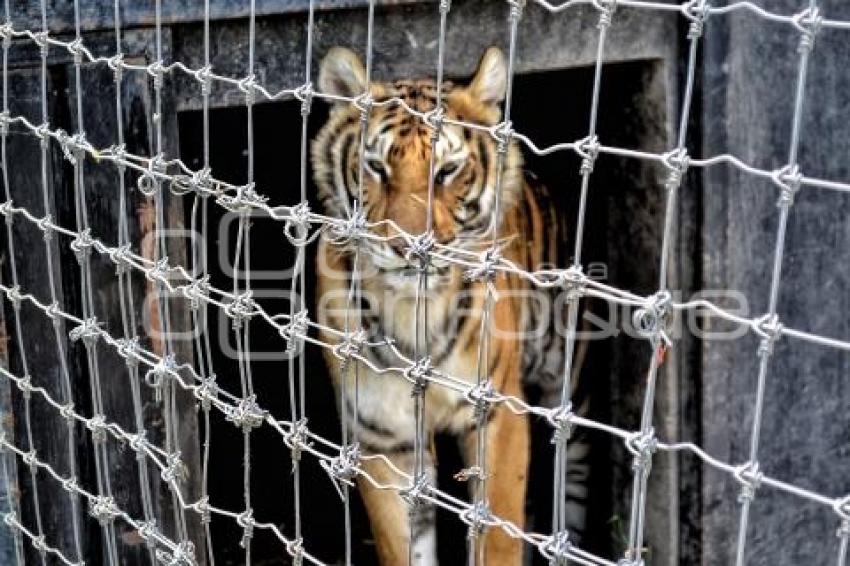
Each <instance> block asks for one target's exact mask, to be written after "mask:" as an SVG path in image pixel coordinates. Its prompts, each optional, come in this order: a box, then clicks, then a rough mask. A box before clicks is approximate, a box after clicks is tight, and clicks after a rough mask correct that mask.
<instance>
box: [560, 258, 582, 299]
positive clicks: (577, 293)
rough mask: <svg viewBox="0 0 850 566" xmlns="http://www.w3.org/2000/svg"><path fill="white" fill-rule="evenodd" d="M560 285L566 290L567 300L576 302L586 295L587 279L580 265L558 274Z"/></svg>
mask: <svg viewBox="0 0 850 566" xmlns="http://www.w3.org/2000/svg"><path fill="white" fill-rule="evenodd" d="M558 283H559V284H560V285H562V286H563V287H564V289H566V292H567V299H568V300H570V301H575V300H577V299H579V298H581V297H582V296H583V295H584V289H585V286H586V285H587V277H585V275H584V272H583V271H582V267H581V266H580V265H571V266H570V267H568V268H567V269H565V270H563V271H561V272H560V273H559V274H558Z"/></svg>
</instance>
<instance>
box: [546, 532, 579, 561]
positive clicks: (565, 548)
mask: <svg viewBox="0 0 850 566" xmlns="http://www.w3.org/2000/svg"><path fill="white" fill-rule="evenodd" d="M538 549H539V550H540V551H541V553H542V554H543V556H546V557H547V558H549V559H551V560H556V561H557V560H561V559H565V558H568V557H569V556H570V553H571V551H572V549H573V545H572V542H570V533H568V532H567V531H558V532H557V533H554V534H553V535H551V536H550V537H549V538H547V539H545V540H543V541H541V543H540V545H539V546H538ZM556 563H557V562H556Z"/></svg>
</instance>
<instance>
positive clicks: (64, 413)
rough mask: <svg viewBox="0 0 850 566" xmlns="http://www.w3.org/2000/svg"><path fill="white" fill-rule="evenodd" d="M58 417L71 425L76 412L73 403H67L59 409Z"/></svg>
mask: <svg viewBox="0 0 850 566" xmlns="http://www.w3.org/2000/svg"><path fill="white" fill-rule="evenodd" d="M59 416H60V417H62V418H63V419H64V420H65V421H67V422H68V424H69V425H71V424H73V422H74V420H75V417H76V412H74V403H73V402H71V401H68V402H67V403H65V404H64V405H62V407H61V408H60V409H59Z"/></svg>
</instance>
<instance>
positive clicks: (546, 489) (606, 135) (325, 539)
mask: <svg viewBox="0 0 850 566" xmlns="http://www.w3.org/2000/svg"><path fill="white" fill-rule="evenodd" d="M660 72H661V65H660V64H658V63H655V62H645V61H644V62H634V63H623V64H611V65H606V67H605V69H604V72H603V86H602V96H601V100H600V111H599V127H598V131H599V138H600V140H602V141H603V142H604V143H605V144H606V145H616V146H620V147H628V148H636V149H645V150H651V151H663V149H664V147H665V137H664V136H665V131H664V109H665V101H664V92H663V89H661V88H660V87H659V86H658V85H659V82H660V80H659V78H658V77H659V76H660ZM592 83H593V70H592V69H590V68H579V69H570V70H555V71H546V72H538V73H531V74H524V75H519V76H517V77H516V79H515V94H514V106H513V111H512V113H513V123H514V128H515V129H516V130H517V131H519V132H522V133H523V134H525V135H527V136H529V137H530V138H531V139H532V140H534V142H535V143H536V144H537V145H538V146H539V147H544V146H547V145H550V144H554V143H558V142H563V141H574V140H577V139H580V138H582V137H584V136H586V135H587V128H588V111H589V108H590V93H591V87H592ZM326 115H327V109H326V108H325V107H324V106H323V105H322V104H321V103H318V102H317V103H316V104H314V110H313V114H312V115H311V120H310V135H311V137H312V135H314V134H315V132H316V131H317V130H318V128H319V127H321V124H322V123H323V122H324V120H325V118H326ZM201 119H202V117H201V113H200V112H194V111H193V112H185V113H183V114H181V115H180V143H181V146H180V153H181V158H182V159H183V160H184V161H185V162H186V163H188V164H189V165H190V166H191V167H193V168H200V167H201V166H202V165H203V163H202V147H203V146H202V138H201V131H202V127H201V124H202V122H201ZM300 124H301V115H300V104H299V103H297V102H285V103H274V104H261V105H259V106H257V107H256V108H255V122H254V125H255V134H254V136H255V138H254V139H255V148H256V153H255V167H256V169H255V171H256V175H255V180H256V184H257V187H258V189H259V190H260V192H262V193H263V194H265V195H266V196H268V197H269V198H270V201H271V204H295V203H297V202H298V201H299V174H298V172H299V168H300V153H299V147H300V131H301V130H300V128H301V126H300ZM210 125H211V139H210V142H211V143H210V147H211V156H210V158H211V165H212V170H213V174H214V176H215V177H216V178H219V179H223V180H225V181H229V182H233V183H244V182H245V180H246V170H247V167H246V166H247V158H246V156H247V152H246V140H247V136H246V112H245V109H244V108H241V107H235V108H223V109H216V110H213V111H212V112H211V120H210ZM524 153H525V156H526V168H527V169H528V170H529V171H532V172H533V173H534V174H535V175H537V177H538V178H539V179H540V180H541V181H542V182H543V183H544V184H545V185H547V186H548V187H549V190H550V193H551V195H552V199H553V202H554V206H556V207H557V209H558V210H559V212H560V213H561V214H562V215H563V216H564V217H565V218H566V219H567V222H568V224H569V225H570V228H569V230H570V231H572V230H574V227H573V226H574V223H575V217H576V209H577V206H578V194H579V193H578V189H579V186H580V181H579V173H578V171H579V165H580V160H579V158H578V157H577V156H576V155H575V154H573V153H570V152H559V153H555V154H553V155H550V156H547V157H540V156H535V155H533V154H531V153H530V152H528V151H526V152H524ZM654 183H655V173H654V170H653V169H652V167H649V166H647V165H646V164H643V163H638V162H635V161H634V160H632V161H625V160H621V159H617V158H611V157H607V156H601V157H600V158H599V160H598V161H597V166H596V170H595V172H594V174H593V177H592V181H591V189H590V198H589V203H588V204H589V206H588V212H587V229H586V236H585V246H584V251H583V263H584V264H585V265H588V264H589V263H597V264H599V265H600V266H603V267H604V269H605V278H606V280H607V282H608V283H610V284H613V285H616V286H618V287H622V288H627V289H632V290H635V291H637V292H644V291H646V292H649V291H651V290H652V289H653V288H654V283H655V278H656V274H655V273H653V272H649V273H648V272H647V270H645V269H643V268H641V267H640V266H642V265H657V264H658V262H657V257H658V250H657V245H658V242H660V238H659V237H658V227H656V226H655V223H653V222H650V219H651V218H652V217H653V216H652V212H653V211H654V210H656V207H657V206H658V205H659V203H660V202H661V201H660V198H661V196H660V195H659V194H658V191H651V190H644V189H647V188H650V187H654V186H655V184H654ZM624 189H628V190H624ZM314 192H315V191H312V190H311V191H310V193H309V198H310V206H311V208H312V209H313V210H316V211H318V210H320V206H319V204H318V203H317V202H316V200H315V198H314V197H315V194H314ZM210 211H211V214H210V217H209V222H210V223H209V226H210V230H209V237H208V242H207V243H208V245H209V249H210V265H209V268H210V273H211V282H212V284H213V285H215V286H217V287H220V288H224V289H227V288H230V287H232V279H231V278H230V274H229V272H228V265H230V263H231V260H232V255H233V248H234V241H235V237H236V222H235V221H234V218H233V217H230V218H228V217H227V216H226V214H222V211H221V209H219V208H218V207H211V208H210ZM635 214H637V215H638V217H639V220H645V221H642V222H638V223H637V224H635V223H634V222H632V221H630V222H629V223H628V224H626V223H625V222H624V219H625V218H627V217H628V218H633V216H634V215H635ZM187 225H188V221H187ZM251 237H252V245H251V264H252V271H253V273H254V274H253V275H252V286H253V288H254V289H255V298H256V299H257V300H258V301H259V302H260V304H262V305H263V306H264V307H266V308H267V309H269V310H270V311H272V312H288V309H289V303H288V300H287V298H286V296H285V293H282V291H283V290H284V289H287V288H288V287H289V284H290V282H289V280H285V279H281V278H279V277H278V278H276V277H275V275H274V274H275V273H281V274H284V273H287V270H288V269H289V268H290V266H291V265H292V263H293V260H294V257H295V256H294V249H293V247H292V246H291V245H290V244H289V242H288V241H287V240H286V238H285V237H284V235H283V226H282V225H281V223H279V222H275V221H272V220H269V219H263V218H260V217H257V218H254V219H253V223H252V228H251ZM571 240H572V238H571ZM222 250H223V252H222ZM561 255H562V260H561V261H560V262H559V263H560V266H562V267H566V266H567V265H569V261H570V258H571V256H572V242H570V245H569V246H568V249H565V250H563V253H562V254H561ZM312 256H313V250H308V254H307V285H306V292H307V297H306V302H307V305H308V308H309V307H311V306H312V305H314V304H315V297H314V296H312V293H313V290H314V289H315V284H314V283H315V276H314V272H315V262H314V260H313V257H312ZM219 257H223V258H228V259H227V260H226V261H218V260H217V258H219ZM257 273H262V274H264V275H261V276H260V277H257V276H256V274H257ZM590 308H591V309H592V310H593V311H594V312H597V313H598V314H599V315H600V316H603V317H604V316H605V314H606V312H605V311H606V310H607V307H606V306H605V305H602V304H600V305H596V304H594V305H591V307H590ZM210 314H211V317H210V320H209V329H210V332H211V339H212V342H213V349H214V355H215V359H214V368H215V372H216V374H217V376H218V380H219V385H220V386H221V387H223V388H225V389H227V390H229V391H232V392H237V393H238V391H239V377H238V372H237V369H236V368H237V366H236V363H235V361H234V359H233V358H232V357H230V356H228V355H227V353H226V351H227V350H228V349H232V344H233V338H232V332H231V330H230V327H229V320H228V319H227V318H226V317H225V315H224V314H223V313H219V312H212V311H211V313H210ZM251 332H252V349H253V350H254V351H255V352H268V353H274V352H279V351H280V350H281V349H282V348H283V343H282V341H281V338H280V337H279V336H278V335H277V333H276V332H274V331H273V330H271V329H269V328H268V327H266V326H264V325H263V324H260V323H258V324H254V325H252V331H251ZM632 342H634V341H632V340H630V339H629V338H628V337H616V338H612V339H609V340H605V341H600V342H595V343H593V344H591V346H590V348H589V354H588V357H587V359H586V362H585V366H584V369H583V375H584V376H586V377H585V378H583V379H585V380H586V381H587V385H588V386H589V387H591V388H592V399H593V401H592V403H591V406H590V407H589V409H588V410H589V416H590V417H591V418H593V419H595V420H599V421H602V422H606V423H613V424H617V425H620V426H630V427H634V422H635V419H636V418H637V417H636V415H637V411H635V410H634V407H636V406H637V405H636V403H638V401H637V398H636V397H635V398H633V395H632V394H631V391H630V389H629V388H628V387H623V386H621V385H620V377H621V376H622V375H624V374H626V373H628V375H633V374H635V373H637V372H639V371H640V370H639V369H636V368H642V367H643V366H644V365H645V362H646V356H645V355H644V352H643V350H641V349H640V348H639V347H638V346H636V345H635V344H633V343H632ZM219 345H226V346H224V347H221V346H219ZM304 355H306V356H307V358H306V367H307V376H306V378H307V379H306V383H307V393H306V398H307V416H308V419H309V427H310V429H311V430H312V431H314V432H315V433H317V434H320V435H322V436H324V437H326V438H329V439H332V440H335V441H337V440H339V423H338V417H337V414H336V406H335V403H334V393H333V389H332V388H331V386H330V381H329V380H328V379H327V376H326V369H325V364H324V360H323V358H322V354H321V352H320V351H318V348H316V347H310V346H308V348H307V350H306V352H305V354H304ZM264 358H265V356H262V357H255V358H254V361H253V363H252V369H253V376H254V384H255V388H256V393H257V397H258V399H259V402H260V404H261V405H262V406H263V407H265V408H267V409H269V410H271V411H272V413H273V414H274V415H275V416H277V417H279V418H282V419H289V418H290V414H289V406H288V401H287V399H288V389H287V387H288V385H287V375H288V373H287V372H288V369H287V362H285V361H281V360H279V359H278V360H269V359H264ZM532 400H533V399H532ZM211 433H212V439H213V440H212V450H211V462H210V470H211V472H210V480H209V491H210V494H211V503H212V504H214V505H216V506H219V507H223V508H226V509H230V510H236V511H240V510H242V509H243V508H244V504H243V501H242V466H241V454H242V434H241V432H240V431H238V430H237V429H236V428H235V427H234V426H233V425H232V424H231V423H228V422H225V421H224V419H223V418H222V417H221V416H220V415H216V414H214V415H213V417H212V426H211ZM550 438H551V429H550V427H549V425H548V424H546V423H545V422H542V421H537V422H533V425H532V450H533V452H532V466H531V470H530V482H529V493H528V519H529V523H528V524H527V526H526V527H527V530H533V531H535V532H540V533H548V532H549V530H550V526H551V506H552V501H551V478H552V445H551V443H550ZM591 441H592V445H593V453H592V459H593V461H594V464H595V465H594V466H593V471H592V477H591V482H590V491H589V498H590V504H589V513H590V514H589V517H588V529H587V531H588V535H587V536H586V537H585V539H584V541H583V542H582V547H584V548H586V549H587V550H589V551H591V552H594V553H597V554H599V555H602V556H606V557H611V556H614V555H615V554H616V553H619V552H620V550H621V540H620V539H621V534H622V532H623V529H625V528H627V526H626V525H625V520H627V517H625V516H620V515H618V509H622V508H623V506H622V505H620V504H618V502H619V501H622V500H624V498H626V497H627V496H628V493H627V490H626V489H625V486H626V484H627V481H628V477H629V461H628V459H627V458H626V457H625V455H624V454H623V453H622V450H621V449H620V448H619V447H618V445H614V443H612V441H611V439H610V438H609V437H607V436H604V435H602V434H598V435H595V434H592V435H591ZM252 451H253V456H252V460H253V463H252V485H253V509H254V517H255V518H256V519H257V520H259V521H263V522H271V523H275V524H277V525H278V526H280V527H281V528H282V530H283V532H284V533H287V534H288V535H291V534H292V532H293V527H292V524H293V521H292V517H293V508H292V506H293V497H292V488H291V475H290V472H291V464H290V461H289V452H288V450H287V449H286V448H285V446H284V445H283V443H282V442H281V439H280V437H279V436H278V435H277V434H276V433H273V432H272V431H271V430H270V429H269V428H268V427H261V428H260V429H257V430H256V431H255V432H254V433H253V434H252ZM437 458H438V462H439V484H440V488H441V489H444V490H446V491H449V492H450V493H452V494H454V495H457V496H460V497H466V485H465V484H461V483H458V482H457V481H455V480H453V479H452V476H453V474H454V473H456V472H457V471H458V470H459V469H460V468H461V467H462V464H461V460H460V456H459V454H458V452H457V449H456V445H455V442H454V441H453V439H440V441H439V442H438V456H437ZM302 470H303V472H302V474H303V475H302V489H303V498H302V501H303V502H304V505H303V508H302V516H303V525H304V526H303V529H304V539H305V543H306V548H307V549H308V550H309V551H310V552H311V553H313V554H314V555H316V556H317V557H318V558H319V559H321V560H323V561H326V562H329V563H336V562H339V561H340V560H341V557H342V556H343V537H342V532H343V515H342V504H341V502H340V499H339V496H338V495H337V492H336V490H335V489H334V487H333V486H332V484H331V483H330V481H329V479H328V476H327V474H326V473H325V472H324V470H323V469H322V468H321V467H320V466H319V465H318V463H317V462H316V461H315V459H312V458H309V457H305V458H303V459H302ZM353 501H354V506H353V517H352V519H353V520H352V524H353V529H354V533H353V534H354V540H353V542H354V561H355V563H358V564H373V563H376V560H375V553H374V545H373V544H372V543H371V534H370V530H369V523H368V520H367V518H366V515H365V511H364V510H363V508H362V505H361V504H360V502H359V500H358V498H356V497H355V498H353ZM212 536H213V541H214V545H215V551H216V560H217V562H218V563H220V564H230V563H234V564H235V563H241V557H242V552H243V551H242V549H241V548H239V546H238V544H237V542H238V540H239V539H240V537H241V530H240V529H239V528H238V527H237V526H236V524H235V523H234V522H230V521H224V520H217V519H215V518H214V519H213V522H212ZM465 536H466V533H465V528H464V526H463V524H462V523H461V522H460V521H459V520H458V518H457V517H454V516H451V515H448V514H445V513H442V512H441V513H438V540H439V557H440V561H441V563H443V564H456V563H460V561H461V559H460V558H459V557H462V556H464V553H465ZM253 549H254V561H255V563H256V564H286V563H289V560H288V557H286V556H285V553H284V552H283V549H282V547H281V545H280V543H279V541H277V540H276V539H275V538H274V537H273V536H272V535H270V534H269V533H268V532H266V531H262V530H256V531H255V533H254V541H253ZM527 554H528V555H529V556H531V555H534V558H533V560H532V562H531V563H533V564H544V561H542V559H541V558H540V557H539V556H537V555H535V553H534V552H533V550H528V551H527Z"/></svg>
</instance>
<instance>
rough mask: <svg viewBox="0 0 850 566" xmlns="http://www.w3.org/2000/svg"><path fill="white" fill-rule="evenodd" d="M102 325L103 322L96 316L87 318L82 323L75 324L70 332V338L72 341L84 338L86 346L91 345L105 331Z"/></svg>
mask: <svg viewBox="0 0 850 566" xmlns="http://www.w3.org/2000/svg"><path fill="white" fill-rule="evenodd" d="M102 326H103V323H102V322H98V320H97V319H96V318H95V317H91V318H87V319H86V320H84V321H83V322H82V324H80V325H79V326H75V327H74V328H72V329H71V331H70V332H68V338H70V339H71V342H76V341H78V340H82V341H83V344H85V345H86V347H91V346H92V345H93V344H94V343H95V342H97V339H98V338H100V335H101V333H102V332H103V330H102V328H101V327H102Z"/></svg>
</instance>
